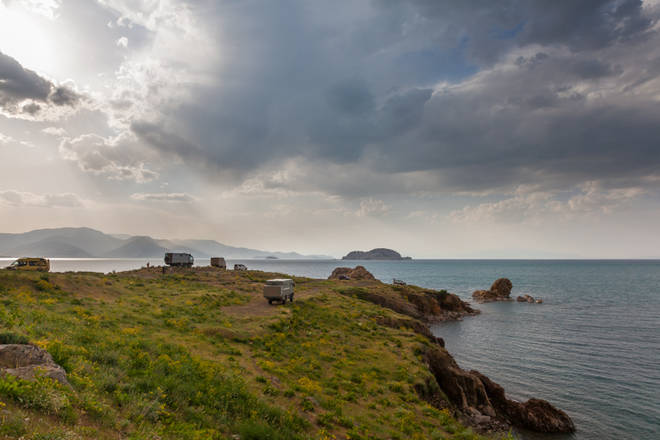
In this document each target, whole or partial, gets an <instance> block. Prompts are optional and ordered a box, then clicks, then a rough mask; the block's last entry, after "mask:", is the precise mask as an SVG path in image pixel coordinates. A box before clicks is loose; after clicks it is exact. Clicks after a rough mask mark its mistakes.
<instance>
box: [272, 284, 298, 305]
mask: <svg viewBox="0 0 660 440" xmlns="http://www.w3.org/2000/svg"><path fill="white" fill-rule="evenodd" d="M295 285H296V283H295V282H294V281H293V280H292V279H290V278H276V279H273V280H268V281H266V285H265V286H264V298H266V299H267V300H268V304H272V303H273V301H280V302H281V303H282V304H284V303H286V300H287V299H288V300H289V301H291V302H293V288H294V286H295Z"/></svg>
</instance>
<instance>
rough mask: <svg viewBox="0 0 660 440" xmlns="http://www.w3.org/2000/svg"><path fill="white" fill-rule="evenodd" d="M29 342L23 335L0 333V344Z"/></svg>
mask: <svg viewBox="0 0 660 440" xmlns="http://www.w3.org/2000/svg"><path fill="white" fill-rule="evenodd" d="M29 343H30V340H29V339H28V338H27V337H26V336H23V335H19V334H18V333H13V332H4V333H0V344H29Z"/></svg>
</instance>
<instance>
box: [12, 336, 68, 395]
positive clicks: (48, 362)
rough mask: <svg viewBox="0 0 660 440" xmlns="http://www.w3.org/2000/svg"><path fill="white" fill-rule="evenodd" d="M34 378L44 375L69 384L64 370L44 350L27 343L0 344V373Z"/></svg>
mask: <svg viewBox="0 0 660 440" xmlns="http://www.w3.org/2000/svg"><path fill="white" fill-rule="evenodd" d="M5 374H11V375H12V376H15V377H18V378H21V379H25V380H34V378H35V376H46V377H50V378H51V379H54V380H56V381H58V382H60V383H62V384H65V385H69V381H68V380H67V378H66V371H65V370H64V368H62V367H61V366H59V365H57V364H56V363H55V361H53V357H52V356H51V355H50V353H48V352H47V351H46V350H42V349H41V348H39V347H36V346H34V345H29V344H2V345H0V375H5Z"/></svg>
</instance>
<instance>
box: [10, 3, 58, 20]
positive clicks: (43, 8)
mask: <svg viewBox="0 0 660 440" xmlns="http://www.w3.org/2000/svg"><path fill="white" fill-rule="evenodd" d="M13 3H17V4H18V5H20V6H22V7H24V8H25V9H27V10H29V11H31V12H34V13H37V14H40V15H42V16H44V17H46V18H48V19H51V20H54V19H55V18H57V10H58V9H59V8H60V6H61V4H62V0H18V1H14V2H13Z"/></svg>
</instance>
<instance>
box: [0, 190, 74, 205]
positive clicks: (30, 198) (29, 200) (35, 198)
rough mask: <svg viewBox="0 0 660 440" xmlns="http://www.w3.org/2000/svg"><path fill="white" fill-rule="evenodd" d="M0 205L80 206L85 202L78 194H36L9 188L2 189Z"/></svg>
mask: <svg viewBox="0 0 660 440" xmlns="http://www.w3.org/2000/svg"><path fill="white" fill-rule="evenodd" d="M0 205H5V206H10V207H15V208H22V207H40V208H79V207H82V206H83V202H82V200H81V199H80V197H78V196H77V195H76V194H73V193H60V194H35V193H31V192H23V191H15V190H7V191H0Z"/></svg>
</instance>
